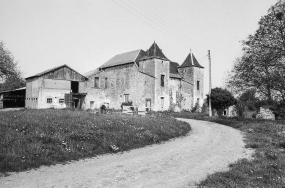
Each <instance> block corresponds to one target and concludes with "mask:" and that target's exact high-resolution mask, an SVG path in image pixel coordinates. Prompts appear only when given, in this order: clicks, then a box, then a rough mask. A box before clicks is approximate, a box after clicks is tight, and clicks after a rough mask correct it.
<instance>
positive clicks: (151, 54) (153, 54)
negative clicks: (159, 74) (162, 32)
mask: <svg viewBox="0 0 285 188" xmlns="http://www.w3.org/2000/svg"><path fill="white" fill-rule="evenodd" d="M151 58H157V59H162V60H167V61H169V59H168V58H167V57H166V56H165V55H164V54H163V53H162V50H161V49H160V48H159V47H158V45H157V44H156V43H155V42H154V43H153V44H152V45H151V47H150V48H149V49H148V50H147V51H146V53H145V56H143V57H142V58H141V60H144V59H151Z"/></svg>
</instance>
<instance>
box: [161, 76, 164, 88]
mask: <svg viewBox="0 0 285 188" xmlns="http://www.w3.org/2000/svg"><path fill="white" fill-rule="evenodd" d="M160 85H161V87H164V75H163V74H162V75H161V80H160Z"/></svg>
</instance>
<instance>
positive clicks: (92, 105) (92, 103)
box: [90, 101, 94, 109]
mask: <svg viewBox="0 0 285 188" xmlns="http://www.w3.org/2000/svg"><path fill="white" fill-rule="evenodd" d="M93 108H94V101H90V109H93Z"/></svg>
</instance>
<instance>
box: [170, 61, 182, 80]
mask: <svg viewBox="0 0 285 188" xmlns="http://www.w3.org/2000/svg"><path fill="white" fill-rule="evenodd" d="M169 66H170V67H169V76H170V77H172V78H181V76H180V75H179V74H178V67H179V64H178V63H175V62H170V65H169Z"/></svg>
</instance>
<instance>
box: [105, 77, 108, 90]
mask: <svg viewBox="0 0 285 188" xmlns="http://www.w3.org/2000/svg"><path fill="white" fill-rule="evenodd" d="M107 87H108V78H105V88H107Z"/></svg>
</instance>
